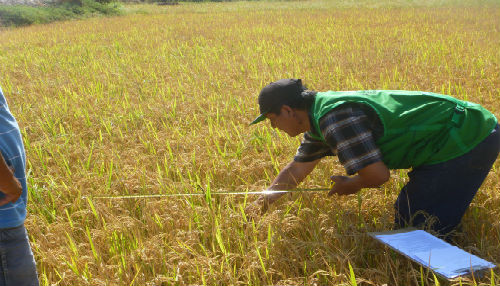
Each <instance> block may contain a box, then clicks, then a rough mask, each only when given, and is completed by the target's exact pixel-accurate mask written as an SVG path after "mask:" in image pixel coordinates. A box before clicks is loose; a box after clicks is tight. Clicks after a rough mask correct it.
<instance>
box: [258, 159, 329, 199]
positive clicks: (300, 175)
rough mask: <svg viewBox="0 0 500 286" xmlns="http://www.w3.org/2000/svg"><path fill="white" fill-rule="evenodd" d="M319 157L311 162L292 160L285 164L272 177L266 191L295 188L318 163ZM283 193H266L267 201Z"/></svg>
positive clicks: (277, 197)
mask: <svg viewBox="0 0 500 286" xmlns="http://www.w3.org/2000/svg"><path fill="white" fill-rule="evenodd" d="M319 161H320V159H317V160H314V161H312V162H296V161H292V162H290V163H288V165H286V167H285V168H283V170H281V171H280V173H279V174H278V176H276V178H275V179H274V181H273V182H272V183H271V186H269V187H268V188H267V189H266V191H279V190H291V189H294V188H296V187H297V186H298V185H299V184H300V183H301V182H302V181H303V180H304V179H305V178H306V177H307V175H309V174H310V173H311V172H312V170H314V167H316V165H317V164H318V162H319ZM283 195H284V193H276V194H268V195H265V196H266V197H267V201H268V203H273V202H275V201H276V200H277V199H279V198H280V197H282V196H283Z"/></svg>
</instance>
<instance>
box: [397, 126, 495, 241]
mask: <svg viewBox="0 0 500 286" xmlns="http://www.w3.org/2000/svg"><path fill="white" fill-rule="evenodd" d="M499 151H500V132H499V131H498V126H497V128H496V130H495V131H494V132H492V133H491V134H490V135H489V136H488V137H487V138H486V139H485V140H483V142H481V143H480V144H478V146H476V147H475V148H474V149H473V150H471V151H470V152H468V153H467V154H465V155H463V156H460V157H458V158H455V159H452V160H450V161H447V162H443V163H439V164H435V165H427V166H421V167H418V168H415V169H414V170H412V171H411V172H410V173H408V176H409V179H410V180H409V182H408V184H406V186H404V187H403V189H402V190H401V193H400V194H399V196H398V199H397V200H396V203H395V205H394V206H395V209H396V216H395V223H396V225H398V226H399V227H405V226H410V225H411V226H422V225H423V224H425V223H427V224H428V225H427V227H430V229H432V230H434V231H436V232H438V233H440V234H447V233H449V232H450V231H451V230H453V228H455V227H456V226H457V225H458V224H459V223H460V220H461V219H462V216H463V215H464V213H465V211H466V209H467V207H468V206H469V204H470V203H471V201H472V199H473V198H474V195H475V194H476V192H477V190H478V189H479V187H480V186H481V184H482V183H483V181H484V179H485V178H486V176H487V175H488V173H489V171H490V169H491V167H492V165H493V163H494V162H495V160H496V158H497V157H498V153H499ZM429 216H431V217H433V218H434V221H433V220H430V221H429V220H427V219H428V218H429ZM429 222H430V223H431V224H430V225H429Z"/></svg>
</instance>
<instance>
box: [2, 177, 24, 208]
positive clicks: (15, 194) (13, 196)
mask: <svg viewBox="0 0 500 286" xmlns="http://www.w3.org/2000/svg"><path fill="white" fill-rule="evenodd" d="M1 191H2V193H4V195H5V197H3V198H2V199H1V200H0V206H3V205H6V204H8V203H14V202H16V201H17V200H18V199H19V197H20V196H21V194H22V192H23V188H22V187H21V183H19V181H18V180H17V179H16V178H15V177H13V180H12V182H11V184H10V186H8V187H4V188H2V190H1Z"/></svg>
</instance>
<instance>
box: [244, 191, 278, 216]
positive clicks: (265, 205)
mask: <svg viewBox="0 0 500 286" xmlns="http://www.w3.org/2000/svg"><path fill="white" fill-rule="evenodd" d="M282 195H283V193H274V194H262V195H260V196H259V198H257V199H256V200H255V201H254V202H253V203H251V204H249V205H248V206H247V207H246V208H245V215H246V217H247V221H250V220H255V219H256V218H257V217H258V216H261V215H263V214H265V213H266V212H267V210H268V209H269V206H270V205H271V204H272V203H274V202H275V201H277V200H278V199H279V198H280V197H281V196H282Z"/></svg>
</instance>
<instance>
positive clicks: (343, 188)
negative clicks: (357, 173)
mask: <svg viewBox="0 0 500 286" xmlns="http://www.w3.org/2000/svg"><path fill="white" fill-rule="evenodd" d="M330 179H331V180H332V183H333V186H332V189H331V190H330V192H328V196H331V195H333V194H338V195H342V196H344V195H350V194H354V193H357V192H358V191H359V190H360V189H361V188H360V187H359V186H358V185H357V184H356V182H355V179H353V178H349V177H346V176H331V177H330Z"/></svg>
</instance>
